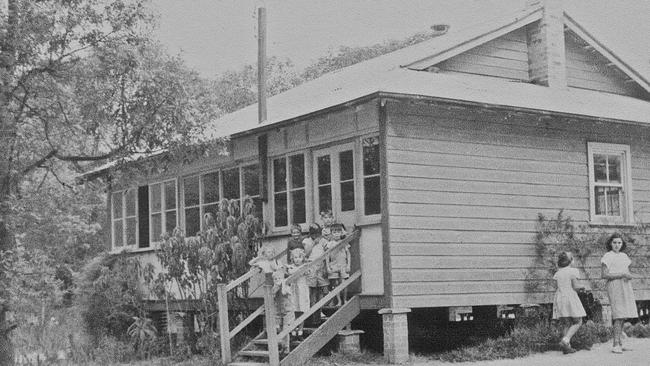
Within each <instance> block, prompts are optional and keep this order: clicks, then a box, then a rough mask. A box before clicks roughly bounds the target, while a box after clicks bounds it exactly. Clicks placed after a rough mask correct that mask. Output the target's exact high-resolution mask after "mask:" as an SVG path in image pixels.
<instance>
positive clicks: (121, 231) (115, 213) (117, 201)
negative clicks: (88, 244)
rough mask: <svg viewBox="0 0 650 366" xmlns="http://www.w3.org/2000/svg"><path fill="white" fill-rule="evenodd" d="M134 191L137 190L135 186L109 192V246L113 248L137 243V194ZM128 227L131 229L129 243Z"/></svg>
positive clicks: (132, 245) (131, 245)
mask: <svg viewBox="0 0 650 366" xmlns="http://www.w3.org/2000/svg"><path fill="white" fill-rule="evenodd" d="M134 192H137V188H130V189H125V190H121V191H117V192H112V193H111V246H112V247H113V248H123V247H134V246H137V245H138V195H137V193H134ZM130 200H133V201H132V202H130ZM129 210H131V211H132V212H129ZM130 228H131V229H133V236H132V237H131V238H132V239H133V241H132V242H131V243H129V239H130V237H129V229H130Z"/></svg>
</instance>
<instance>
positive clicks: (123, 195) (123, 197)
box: [111, 187, 140, 251]
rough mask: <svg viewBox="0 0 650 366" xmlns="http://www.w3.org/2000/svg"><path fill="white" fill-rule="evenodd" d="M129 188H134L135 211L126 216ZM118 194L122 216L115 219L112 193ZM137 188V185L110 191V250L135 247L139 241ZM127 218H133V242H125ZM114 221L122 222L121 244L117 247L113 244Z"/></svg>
mask: <svg viewBox="0 0 650 366" xmlns="http://www.w3.org/2000/svg"><path fill="white" fill-rule="evenodd" d="M131 190H135V201H134V203H135V213H134V214H133V215H131V216H127V214H126V213H127V212H126V197H127V193H128V192H129V191H131ZM117 194H119V195H120V198H121V201H122V217H120V218H118V219H116V218H115V209H114V204H115V201H114V199H113V197H114V195H117ZM138 209H139V207H138V188H137V187H131V188H127V189H122V190H119V191H113V192H111V250H112V251H119V250H123V249H131V248H137V247H138V243H139V242H140V237H139V236H140V232H139V227H140V225H139V221H138ZM129 218H134V219H135V243H133V244H127V234H126V220H127V219H129ZM116 222H122V245H121V246H119V247H117V246H115V224H116Z"/></svg>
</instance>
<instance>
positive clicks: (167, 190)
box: [149, 180, 177, 243]
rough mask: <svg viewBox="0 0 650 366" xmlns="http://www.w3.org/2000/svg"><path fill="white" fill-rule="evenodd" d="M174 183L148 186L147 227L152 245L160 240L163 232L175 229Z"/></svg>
mask: <svg viewBox="0 0 650 366" xmlns="http://www.w3.org/2000/svg"><path fill="white" fill-rule="evenodd" d="M176 216H177V215H176V181H175V180H170V181H166V182H161V183H155V184H150V185H149V227H150V230H151V235H150V240H151V242H152V243H155V242H158V241H160V240H161V236H162V234H163V233H164V232H172V231H173V230H174V228H175V227H176V224H177V223H176Z"/></svg>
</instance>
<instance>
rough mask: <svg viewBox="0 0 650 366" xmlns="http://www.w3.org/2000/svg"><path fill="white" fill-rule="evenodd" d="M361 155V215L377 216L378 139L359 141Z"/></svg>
mask: <svg viewBox="0 0 650 366" xmlns="http://www.w3.org/2000/svg"><path fill="white" fill-rule="evenodd" d="M361 145H362V149H363V154H362V159H363V214H364V215H366V216H369V215H377V214H379V213H380V212H381V202H380V198H381V190H380V189H379V181H380V178H379V174H380V172H379V139H378V138H377V137H367V138H364V139H363V140H362V141H361Z"/></svg>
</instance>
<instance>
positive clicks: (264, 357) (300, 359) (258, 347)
mask: <svg viewBox="0 0 650 366" xmlns="http://www.w3.org/2000/svg"><path fill="white" fill-rule="evenodd" d="M359 235H360V232H359V231H358V230H356V231H354V232H353V233H352V234H351V235H349V236H348V237H347V238H345V239H344V240H343V241H341V243H339V244H337V245H336V246H335V247H334V248H331V249H329V250H327V251H326V252H325V254H323V255H322V256H321V257H319V258H318V259H317V260H315V261H313V262H311V263H308V264H305V265H303V266H302V267H301V268H300V269H299V270H298V271H296V272H295V273H294V274H292V275H291V276H289V277H288V278H287V279H286V280H285V281H286V282H287V283H289V284H290V283H293V282H295V280H296V279H297V278H298V276H300V275H302V274H304V273H305V271H306V270H307V269H308V268H309V267H310V266H311V265H316V264H317V263H318V261H319V260H321V259H324V258H325V257H326V256H327V255H330V254H332V253H335V252H336V251H338V250H342V249H343V248H344V247H345V245H347V244H349V243H350V242H351V241H352V240H356V239H358V238H359ZM360 277H361V271H357V272H355V273H354V274H352V275H351V276H350V277H349V278H348V279H346V280H345V281H343V282H342V283H341V284H340V285H338V286H337V287H336V288H334V289H332V291H330V292H329V293H328V294H327V295H326V296H324V297H323V298H322V299H321V300H320V301H318V302H317V303H316V304H314V305H312V306H311V308H310V309H309V311H307V312H305V313H304V314H302V315H301V316H300V317H298V318H297V319H296V320H295V321H294V322H293V323H292V324H291V325H290V326H289V327H287V328H285V329H284V330H282V331H281V332H280V333H279V334H276V331H275V329H276V326H275V314H274V313H273V312H274V304H273V297H274V294H273V290H272V289H273V286H272V283H270V282H267V283H266V284H265V285H264V306H262V307H260V308H258V309H257V310H255V311H254V312H253V313H252V314H251V315H250V316H249V317H247V318H246V319H245V320H244V321H242V322H241V324H239V325H237V326H236V327H235V329H233V330H232V331H231V330H230V327H229V324H228V319H227V315H225V316H220V319H221V322H220V328H221V330H220V331H221V334H222V336H221V351H222V361H223V363H224V364H227V365H230V366H255V365H270V366H295V365H302V364H304V363H305V362H306V361H307V360H308V359H309V358H310V357H312V356H313V355H314V354H316V352H318V351H319V350H320V349H321V348H323V346H325V344H327V342H329V341H330V340H331V339H332V338H334V336H336V335H337V334H338V332H339V331H341V330H342V329H343V328H345V327H346V326H348V325H349V324H350V322H351V321H352V320H353V319H354V318H355V317H357V315H359V313H360V311H361V305H360V300H359V296H358V295H357V296H353V297H352V298H350V299H348V300H347V301H346V302H345V303H344V304H343V305H342V306H341V307H339V308H337V309H336V311H335V312H334V313H333V314H331V315H330V316H329V317H328V319H327V320H326V321H325V322H323V323H322V324H320V325H319V326H318V327H317V328H303V332H304V333H303V337H302V339H298V337H290V351H289V352H288V353H287V354H279V351H278V343H279V342H278V341H279V340H280V339H284V338H285V337H286V336H288V335H289V334H290V333H291V331H292V330H293V329H295V328H296V327H298V326H299V325H300V324H301V323H303V322H304V321H305V320H307V319H308V318H309V317H310V316H312V314H314V313H316V312H320V311H321V309H322V308H323V307H325V305H326V304H327V303H329V302H330V301H331V300H332V299H333V298H334V297H336V296H337V295H338V294H340V293H341V292H342V291H343V290H344V289H346V288H348V287H349V286H350V285H351V284H352V283H354V282H355V281H356V280H358V279H359V278H360ZM248 278H250V277H248ZM242 282H244V281H243V280H239V279H238V280H235V281H233V282H232V283H231V284H229V285H224V286H223V287H222V288H221V290H218V295H219V298H220V301H219V304H220V305H219V312H220V313H222V314H227V301H226V299H227V296H226V295H227V291H229V290H231V289H233V288H234V287H235V286H237V285H238V284H241V283H242ZM224 310H225V312H224ZM262 314H264V316H265V318H266V321H265V330H264V331H262V332H261V333H260V334H258V335H257V336H256V337H255V338H254V339H253V340H251V341H250V342H249V343H248V344H247V345H246V346H244V347H243V348H242V349H241V350H239V352H237V354H236V355H235V357H231V353H230V339H231V338H232V337H233V336H234V335H235V334H237V333H238V332H239V331H241V330H242V329H243V328H244V327H245V326H246V325H247V324H249V323H250V322H251V321H252V320H253V319H254V318H255V317H257V316H260V315H262ZM269 330H270V331H269ZM224 335H225V336H224ZM233 358H234V362H233Z"/></svg>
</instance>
